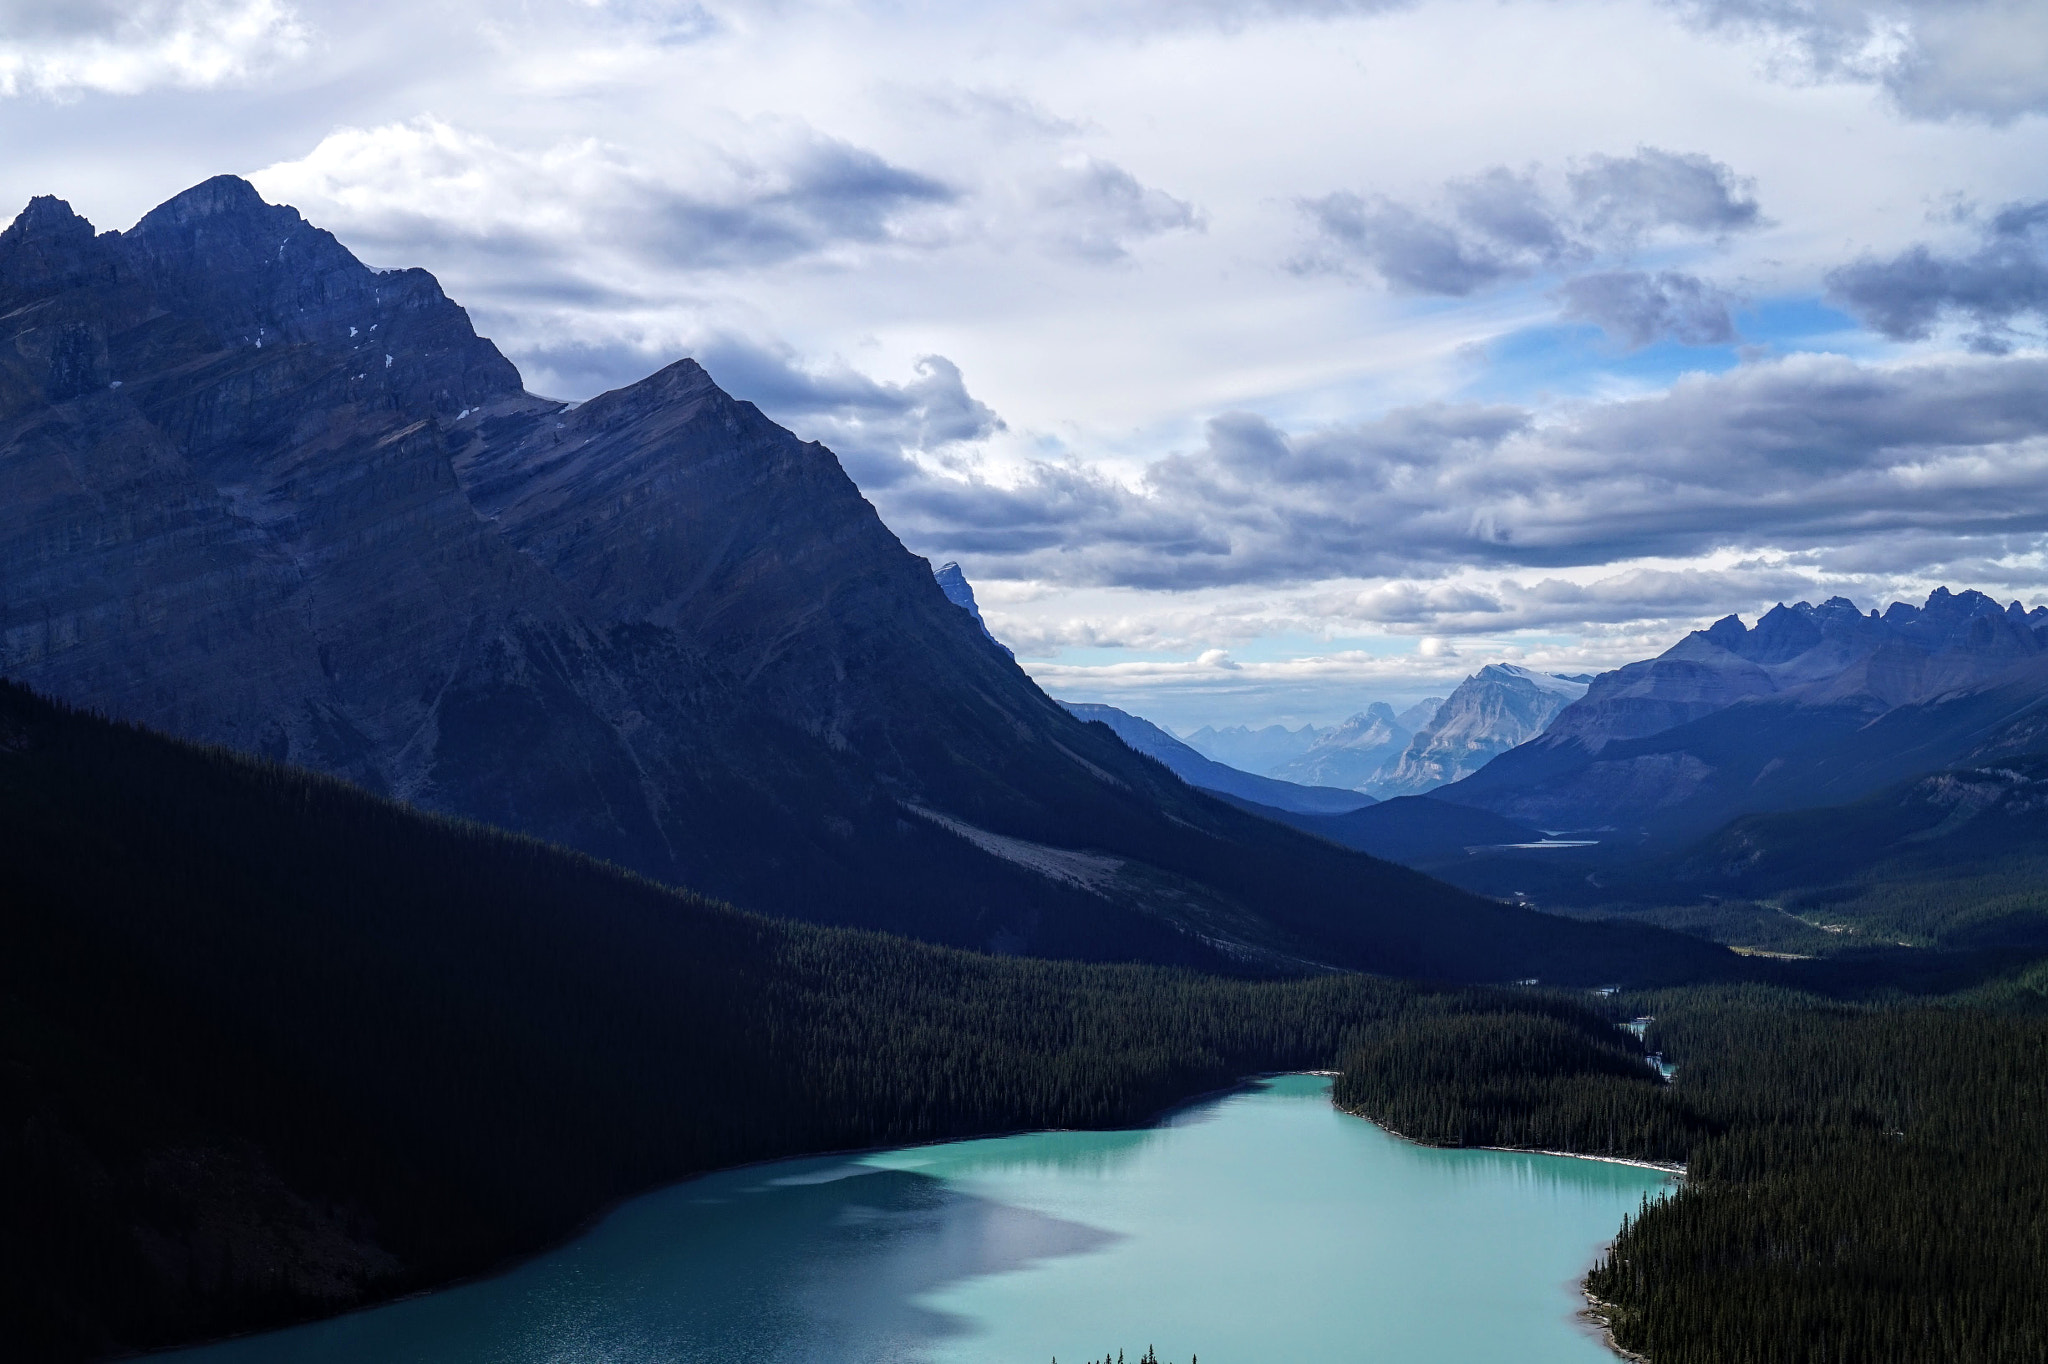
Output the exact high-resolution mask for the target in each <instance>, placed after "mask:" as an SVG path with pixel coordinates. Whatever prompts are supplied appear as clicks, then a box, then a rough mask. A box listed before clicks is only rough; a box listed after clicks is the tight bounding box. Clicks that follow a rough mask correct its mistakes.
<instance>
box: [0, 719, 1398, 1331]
mask: <svg viewBox="0 0 2048 1364" xmlns="http://www.w3.org/2000/svg"><path fill="white" fill-rule="evenodd" d="M0 867H4V868H5V882H4V884H5V895H4V898H0V1011H4V1015H5V1017H4V1026H0V1047H4V1048H5V1054H4V1055H0V1205H4V1206H5V1207H6V1208H8V1209H9V1213H8V1215H7V1216H6V1217H5V1218H4V1219H0V1322H4V1323H5V1334H6V1335H7V1337H8V1339H9V1340H10V1341H11V1342H12V1343H13V1344H15V1345H16V1346H17V1347H19V1348H20V1349H21V1350H22V1352H23V1354H24V1355H25V1357H28V1358H34V1359H67V1358H70V1359H76V1358H89V1357H94V1356H103V1355H107V1354H112V1353H118V1352H121V1351H124V1350H132V1349H141V1348H149V1347H153V1346H159V1345H165V1344H170V1343H174V1342H178V1341H185V1340H192V1339H197V1338H204V1337H206V1336H210V1335H217V1334H220V1333H223V1332H226V1331H231V1330H246V1329H253V1328H257V1327H261V1326H264V1325H270V1324H276V1323H279V1322H283V1321H287V1320H291V1319H294V1318H299V1317H304V1316H309V1315H319V1314H324V1313H327V1312H332V1311H335V1310H339V1309H340V1308H343V1307H346V1306H349V1305H352V1304H355V1303H359V1302H364V1301H369V1300H374V1299H377V1298H381V1297H388V1296H391V1295H393V1294H396V1293H401V1292H405V1291H409V1290H411V1289H415V1288H418V1287H421V1286H425V1285H430V1284H436V1283H442V1282H446V1281H447V1280H449V1279H450V1278H453V1277H457V1276H460V1275H464V1274H470V1273H476V1272H479V1271H482V1270H486V1269H489V1268H491V1267H493V1266H496V1265H499V1264H502V1263H504V1262H505V1261H506V1260H507V1259H508V1258H509V1257H512V1256H516V1255H519V1254H522V1253H525V1252H530V1251H533V1250H535V1249H538V1248H540V1247H542V1246H544V1245H546V1244H547V1243H549V1242H550V1241H553V1240H556V1239H559V1238H560V1237H562V1236H564V1235H566V1234H568V1233H569V1232H571V1231H572V1230H574V1229H575V1228H576V1227H577V1226H578V1225H579V1224H581V1223H583V1222H585V1221H586V1220H588V1219H589V1218H591V1217H592V1216H594V1215H595V1214H597V1213H599V1212H600V1211H602V1210H603V1209H604V1208H606V1207H607V1206H608V1205H610V1204H611V1203H613V1202H616V1201H617V1200H619V1199H621V1198H624V1197H626V1196H628V1195H631V1194H634V1193H637V1192H641V1191H643V1190H645V1189H648V1188H650V1187H653V1186H655V1185H657V1184H660V1183H663V1182H666V1181H671V1180H675V1179H678V1178H681V1177H684V1176H687V1175H689V1174H692V1173H696V1172H700V1171H704V1170H709V1169H712V1168H715V1167H719V1166H726V1165H732V1164H736V1163H742V1162H746V1161H753V1160H762V1159H768V1158H772V1157H778V1156H785V1155H792V1154H798V1153H804V1152H817V1151H826V1150H834V1149H845V1148H855V1147H864V1146H873V1145H879V1144H897V1143H907V1142H918V1141H927V1140H934V1139H938V1138H946V1137H957V1136H963V1135H969V1134H977V1133H990V1132H1001V1131H1006V1130H1014V1129H1019V1128H1037V1127H1106V1126H1118V1125H1129V1124H1135V1123H1141V1122H1144V1121H1146V1120H1148V1119H1150V1118H1151V1117H1153V1116H1154V1115H1156V1114H1157V1113H1158V1112H1159V1111H1160V1110H1162V1109H1163V1108H1165V1107H1167V1106H1170V1105H1172V1104H1174V1103H1176V1102H1179V1101H1181V1100H1184V1099H1186V1098H1188V1097H1191V1096H1193V1095H1195V1094H1199V1093H1201V1092H1204V1091H1207V1090H1211V1089H1215V1088H1217V1087H1219V1086H1225V1085H1229V1084H1231V1083H1233V1082H1234V1081H1236V1080H1237V1079H1239V1078H1240V1077H1242V1076H1245V1075H1247V1074H1249V1073H1254V1072H1260V1071H1271V1070H1281V1069H1301V1068H1310V1067H1321V1066H1328V1065H1330V1064H1332V1063H1333V1062H1334V1060H1335V1059H1336V1057H1337V1056H1338V1054H1339V1053H1340V1052H1341V1050H1342V1049H1343V1044H1344V1042H1345V1040H1346V1039H1347V1038H1349V1037H1351V1036H1352V1035H1354V1034H1355V1033H1356V1031H1357V1030H1358V1029H1359V1028H1361V1027H1364V1026H1368V1025H1370V1024H1371V1023H1372V1022H1374V1021H1375V1020H1377V1019H1380V1018H1383V1017H1388V1016H1393V1015H1396V1014H1399V1013H1400V1012H1402V1011H1403V1010H1405V1009H1408V1008H1412V1007H1429V1008H1434V1007H1439V1006H1438V1005H1437V1004H1436V1003H1435V1002H1434V999H1435V997H1434V996H1433V995H1432V993H1431V992H1430V991H1428V990H1427V989H1424V988H1421V987H1416V986H1410V985H1406V984H1401V983H1397V982H1391V981H1384V980H1374V979H1368V978H1363V977H1356V976H1323V977H1319V978H1314V979H1308V980H1297V981H1291V982H1255V981H1234V980H1223V979H1216V978H1212V977H1201V976H1197V975H1193V974H1188V973H1184V972H1179V971H1174V970H1168V969H1160V968H1146V967H1138V966H1101V965H1081V964H1069V963H1053V962H1045V961H1033V960H1022V959H1006V958H995V957H989V956H983V955H979V954H974V953H968V952H961V951H955V950H948V949H943V948H935V947H929V946H924V945H920V944H915V943H911V942H908V941H905V940H902V939H896V938H890V937H886V936H883V935H880V934H873V933H865V932H858V931H852V930H840V929H825V928H818V927H812V926H804V925H800V924H794V923H789V922H784V921H774V920H769V919H764V918H759V917H756V916H753V915H748V914H742V913H739V912H736V911H733V910H731V909H728V908H725V907H723V906H720V905H716V904H713V903H710V902H707V901H705V900H702V899H699V898H696V897H693V896H690V895H687V894H682V893H678V892H675V891H672V890H669V889H666V888H663V887H660V886H657V885H655V884H653V883H651V882H647V881H644V880H640V879H637V878H634V877H631V876H628V875H625V874H622V873H620V872H618V871H616V870H615V869H613V868H610V867H608V866H606V865H604V864H601V863H598V862H595V861H592V860H590V859H588V858H584V857H581V856H577V855H573V854H568V853H564V852H562V851H560V850H557V849H554V848H551V847H548V846H546V845H544V844H540V843H536V842H533V841H531V840H527V839H522V838H517V837H512V836H508V835H505V834H501V833H498V832H495V831H491V830H488V829H484V828H481V827H477V826H470V825H462V824H457V823H454V822H451V821H447V820H442V819H435V818H430V817H426V816H422V815H420V814H418V813H416V812H414V811H411V810H408V809H406V808H405V807H403V806H400V805H397V804H394V803H392V802H388V801H384V800H380V799H377V798H375V797H372V796H369V795H366V794H365V793H363V792H362V791H360V790H358V789H356V788H354V787H351V786H348V785H345V784H343V783H341V782H337V781H333V780H329V779H327V778H323V777H317V776H313V775H310V774H308V773H305V772H302V771H298V770H294V769H290V768H285V767H279V766H276V765H272V764H267V763H263V762H260V761H255V760H251V759H247V758H243V757H239V756H235V755H232V754H229V753H226V752H224V751H218V750H204V749H198V748H194V747H192V746H189V745H186V744H182V743H178V742H174V741H171V740H168V739H164V738H161V737H159V736H156V735H153V734H149V733H147V732H144V731H141V730H137V729H134V728H131V727H127V726H123V725H114V724H109V723H107V722H105V721H101V720H97V719H94V718H92V717H88V716H84V715H80V714H76V713H70V712H66V711H63V710H61V709H59V708H57V707H54V706H51V705H48V704H46V703H44V702H41V701H39V700H37V699H36V698H34V697H32V696H31V695H30V694H28V693H26V692H24V691H22V690H20V689H18V688H13V687H6V686H0Z"/></svg>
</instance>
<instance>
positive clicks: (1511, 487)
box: [877, 356, 2048, 588]
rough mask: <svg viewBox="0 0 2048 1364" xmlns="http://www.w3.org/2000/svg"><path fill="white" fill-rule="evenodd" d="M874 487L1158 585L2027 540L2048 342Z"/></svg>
mask: <svg viewBox="0 0 2048 1364" xmlns="http://www.w3.org/2000/svg"><path fill="white" fill-rule="evenodd" d="M877 500H878V502H879V503H880V504H881V505H882V507H883V511H884V513H885V515H887V516H888V517H889V519H890V523H891V524H892V525H894V526H896V527H897V528H898V529H899V531H901V532H903V533H904V534H905V536H906V538H907V539H909V540H910V541H911V543H912V544H914V545H917V546H918V547H920V548H921V549H924V550H927V551H934V552H940V553H946V554H955V555H958V554H970V553H971V554H974V555H976V556H977V557H978V558H979V559H980V561H981V562H982V563H983V564H984V565H986V566H987V567H986V568H985V569H984V571H985V572H986V571H990V570H991V569H994V568H996V567H997V566H998V565H1001V566H1002V568H1003V571H1004V572H1005V573H1006V574H1010V575H1014V576H1024V577H1044V578H1049V579H1055V580H1067V581H1074V582H1089V583H1104V584H1119V585H1125V586H1133V587H1151V588H1194V587H1205V586H1219V585H1227V584H1236V583H1260V582H1266V583H1279V582H1298V581H1309V580H1314V579H1317V578H1324V577H1338V576H1364V577H1371V576H1387V577H1405V576H1414V575H1415V574H1417V573H1426V572H1429V571H1434V572H1448V571H1452V570H1454V569H1457V568H1462V567H1472V566H1481V567H1484V566H1499V567H1503V568H1510V567H1512V568H1543V567H1557V568H1561V567H1569V566H1584V565H1595V564H1602V563H1612V562H1619V561H1623V560H1628V559H1636V558H1643V557H1653V556H1674V557H1677V556H1689V555H1697V554H1702V553H1706V552H1710V551H1713V550H1717V549H1729V548H1734V549H1754V550H1760V551H1763V550H1769V551H1776V552H1792V551H1801V552H1804V551H1807V550H1811V549H1813V548H1814V547H1816V546H1826V545H1830V544H1846V543H1853V542H1859V541H1870V542H1875V541H1879V540H1885V539H1887V538H1890V539H1892V540H1895V541H1896V540H1898V538H1899V537H1909V538H1910V537H1922V538H1925V537H1936V538H1943V537H1945V538H1946V540H1947V541H1950V542H1953V541H1956V540H1958V539H1961V540H1970V541H1974V542H1976V543H1978V544H1980V545H1983V544H1985V543H1987V541H1988V540H1997V541H1999V542H2000V543H2001V544H2002V545H2004V546H2005V547H2006V548H2007V549H2010V548H2011V547H2012V546H2014V545H2019V546H2022V547H2031V546H2033V545H2035V544H2037V543H2038V542H2039V539H2040V537H2041V536H2042V535H2043V534H2044V533H2048V360H2044V359H2039V358H2002V359H1993V358H1984V359H1978V360H1959V361H1954V362H1950V363H1941V364H1934V363H1929V364H1922V365H1917V366H1908V367H1901V368H1886V369H1878V368H1872V367H1869V366H1863V365H1858V364H1856V363H1854V362H1851V361H1848V360H1844V359H1840V358H1836V357H1827V356H1798V357H1793V358H1791V359H1787V360H1783V361H1779V362H1775V363H1771V364H1764V365H1751V366H1745V367H1743V368H1741V369H1738V370H1735V371H1731V372H1729V373H1727V374H1722V375H1715V376H1693V377H1689V378H1687V379H1685V380H1682V381H1681V382H1680V383H1678V384H1677V385H1675V386H1673V387H1672V388H1671V389H1670V390H1669V391H1668V392H1665V393H1663V394H1660V395H1657V396H1655V397H1646V398H1639V399H1631V400H1627V401H1616V402H1606V403H1596V404H1592V405H1589V406H1587V407H1584V408H1582V409H1579V410H1578V411H1576V412H1574V413H1570V414H1567V415H1565V416H1562V417H1559V418H1552V419H1539V418H1538V417H1537V416H1536V415H1535V414H1533V413H1531V412H1528V411H1525V410H1523V409H1521V408H1518V407H1506V406H1494V407H1480V406H1431V407H1420V408H1411V409H1405V410H1401V411H1396V412H1393V413H1389V414H1388V415H1386V416H1384V417H1382V418H1380V419H1378V420H1376V421H1372V422H1367V423H1362V424H1358V425H1354V426H1345V427H1333V428H1329V429H1326V430H1321V431H1315V432H1309V433H1305V434H1289V433H1286V432H1283V431H1281V430H1279V429H1277V428H1276V427H1274V426H1273V425H1271V424H1270V423H1268V422H1267V421H1265V420H1264V419H1263V418H1260V417H1256V416H1250V415H1245V414H1235V415H1226V416H1222V417H1218V418H1216V419H1215V420H1213V421H1212V422H1211V423H1210V424H1209V428H1208V433H1207V437H1206V439H1205V441H1204V442H1203V444H1202V445H1201V446H1200V447H1199V448H1197V449H1193V450H1190V451H1187V452H1184V453H1181V454H1177V455H1173V456H1169V457H1167V458H1165V459H1162V460H1159V461H1157V462H1155V463H1154V464H1153V465H1151V466H1150V467H1149V468H1148V469H1147V470H1146V471H1145V474H1144V476H1143V478H1142V480H1141V481H1140V482H1139V483H1138V484H1137V485H1136V486H1135V487H1131V486H1125V485H1122V484H1118V483H1115V482H1112V481H1109V480H1107V479H1105V478H1103V477H1101V476H1099V475H1096V474H1093V473H1091V472H1089V471H1087V470H1085V469H1082V468H1079V467H1077V466H1067V465H1062V466H1050V465H1042V466H1039V467H1038V468H1037V469H1036V470H1035V471H1034V472H1033V473H1032V475H1031V476H1030V477H1029V478H1027V479H1025V480H1023V481H1022V482H1020V483H1016V484H1012V485H1006V486H997V485H994V484H991V483H987V482H984V481H981V480H976V479H972V478H950V477H947V478H942V477H937V476H932V475H925V476H920V477H918V478H915V479H907V480H904V481H903V482H902V483H900V484H899V485H898V486H896V487H894V488H891V489H887V490H883V492H882V495H881V496H879V497H878V498H877ZM2001 552H2004V551H2001Z"/></svg>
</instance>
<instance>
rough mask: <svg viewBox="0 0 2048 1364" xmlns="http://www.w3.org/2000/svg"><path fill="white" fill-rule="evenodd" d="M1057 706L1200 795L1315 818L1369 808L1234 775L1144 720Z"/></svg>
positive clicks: (1315, 790)
mask: <svg viewBox="0 0 2048 1364" xmlns="http://www.w3.org/2000/svg"><path fill="white" fill-rule="evenodd" d="M1060 704H1061V705H1062V706H1065V707H1066V708H1067V711H1068V712H1069V713H1070V714H1072V715H1073V716H1075V717H1076V718H1078V719H1081V720H1089V721H1099V722H1100V723H1102V724H1105V725H1108V726H1109V727H1110V729H1111V730H1112V731H1113V732H1114V733H1115V734H1116V737H1117V738H1119V739H1122V740H1123V741H1124V742H1125V743H1127V744H1129V745H1130V746H1131V747H1132V748H1133V749H1135V750H1137V751H1138V752H1140V753H1143V754H1144V755H1145V756H1146V757H1148V758H1156V759H1158V760H1159V761H1160V762H1162V763H1164V764H1165V765H1166V768H1167V770H1168V771H1170V772H1172V773H1173V775H1175V776H1176V777H1179V778H1180V779H1181V780H1182V781H1184V782H1186V783H1187V784H1188V785H1190V786H1198V787H1200V788H1201V789H1202V790H1204V791H1217V792H1222V793H1224V794H1226V795H1232V796H1237V797H1239V798H1240V799H1243V800H1247V801H1254V802H1257V803H1259V804H1261V805H1267V806H1272V807H1273V808H1275V809H1280V810H1290V811H1302V812H1310V813H1317V814H1341V813H1342V812H1344V811H1346V810H1357V809H1360V808H1362V807H1364V806H1367V805H1370V804H1372V803H1373V798H1372V797H1371V796H1368V795H1365V794H1364V793H1362V792H1358V791H1344V790H1337V789H1333V788H1330V787H1322V786H1297V785H1296V784H1294V783H1293V782H1286V781H1275V780H1274V779H1273V778H1271V777H1258V776H1254V775H1252V774H1251V773H1249V772H1240V771H1238V770H1237V769H1236V768H1234V767H1227V766H1225V765H1224V764H1222V763H1219V762H1214V761H1212V760H1210V759H1208V758H1205V757H1203V756H1202V755H1201V754H1200V753H1197V752H1195V750H1194V749H1192V748H1190V747H1188V746H1187V745H1186V744H1184V743H1182V742H1181V741H1180V740H1178V739H1176V738H1174V737H1173V736H1172V735H1171V734H1168V733H1167V732H1166V731H1165V730H1163V729H1161V728H1160V727H1159V726H1157V725H1155V724H1153V723H1152V722H1151V721H1150V720H1145V719H1141V718H1139V717H1138V716H1136V715H1132V714H1130V713H1128V712H1126V711H1121V710H1118V709H1117V708H1116V707H1115V706H1104V705H1098V704H1095V703H1093V702H1087V701H1062V702H1060Z"/></svg>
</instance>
